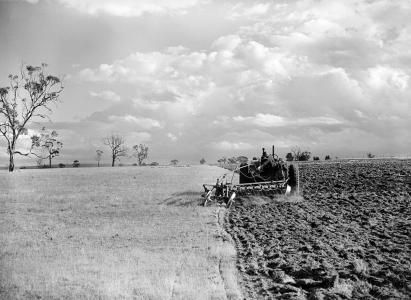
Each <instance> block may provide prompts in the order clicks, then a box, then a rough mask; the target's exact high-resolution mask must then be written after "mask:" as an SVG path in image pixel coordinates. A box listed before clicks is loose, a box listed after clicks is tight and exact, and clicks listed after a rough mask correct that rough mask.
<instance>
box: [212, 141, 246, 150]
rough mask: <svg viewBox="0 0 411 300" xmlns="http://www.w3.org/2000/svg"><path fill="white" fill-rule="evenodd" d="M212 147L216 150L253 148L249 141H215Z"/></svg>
mask: <svg viewBox="0 0 411 300" xmlns="http://www.w3.org/2000/svg"><path fill="white" fill-rule="evenodd" d="M213 147H214V148H215V149H217V150H223V151H232V150H249V149H252V148H253V146H252V145H251V144H249V143H243V142H229V141H221V142H215V143H213Z"/></svg>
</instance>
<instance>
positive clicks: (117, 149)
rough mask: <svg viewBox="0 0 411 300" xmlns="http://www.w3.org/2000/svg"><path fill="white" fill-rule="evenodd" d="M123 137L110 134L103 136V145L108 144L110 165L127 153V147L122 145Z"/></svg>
mask: <svg viewBox="0 0 411 300" xmlns="http://www.w3.org/2000/svg"><path fill="white" fill-rule="evenodd" d="M124 143H125V139H124V137H122V136H120V135H115V134H112V135H110V136H107V137H106V138H104V145H106V146H108V147H109V148H110V150H111V166H112V167H114V163H115V162H116V160H118V159H119V158H120V157H122V156H126V155H127V149H126V147H125V146H124Z"/></svg>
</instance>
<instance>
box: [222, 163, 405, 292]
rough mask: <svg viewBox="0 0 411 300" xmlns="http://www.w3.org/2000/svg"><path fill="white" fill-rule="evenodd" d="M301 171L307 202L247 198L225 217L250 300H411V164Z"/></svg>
mask: <svg viewBox="0 0 411 300" xmlns="http://www.w3.org/2000/svg"><path fill="white" fill-rule="evenodd" d="M299 170H300V182H301V188H300V194H301V196H302V197H299V198H298V197H291V198H284V197H282V198H276V199H270V198H263V197H258V198H256V197H248V198H243V199H239V200H238V201H237V202H236V204H235V206H234V207H233V208H232V209H231V210H230V212H229V214H228V215H227V222H226V223H225V224H226V230H227V231H228V232H229V233H230V234H231V235H232V237H233V239H234V241H235V243H236V247H237V254H238V261H237V266H238V269H239V271H240V274H241V278H242V279H241V280H242V286H243V293H244V295H245V298H246V299H261V298H263V299H350V298H353V299H411V227H410V225H411V196H410V195H411V161H394V160H393V161H354V162H344V163H340V162H335V163H309V164H301V165H300V167H299ZM256 200H257V201H256Z"/></svg>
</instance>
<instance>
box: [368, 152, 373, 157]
mask: <svg viewBox="0 0 411 300" xmlns="http://www.w3.org/2000/svg"><path fill="white" fill-rule="evenodd" d="M367 157H368V158H374V157H375V155H374V154H372V153H371V152H369V153H367Z"/></svg>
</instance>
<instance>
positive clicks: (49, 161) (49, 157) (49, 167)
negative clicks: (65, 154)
mask: <svg viewBox="0 0 411 300" xmlns="http://www.w3.org/2000/svg"><path fill="white" fill-rule="evenodd" d="M49 168H51V156H49Z"/></svg>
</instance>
